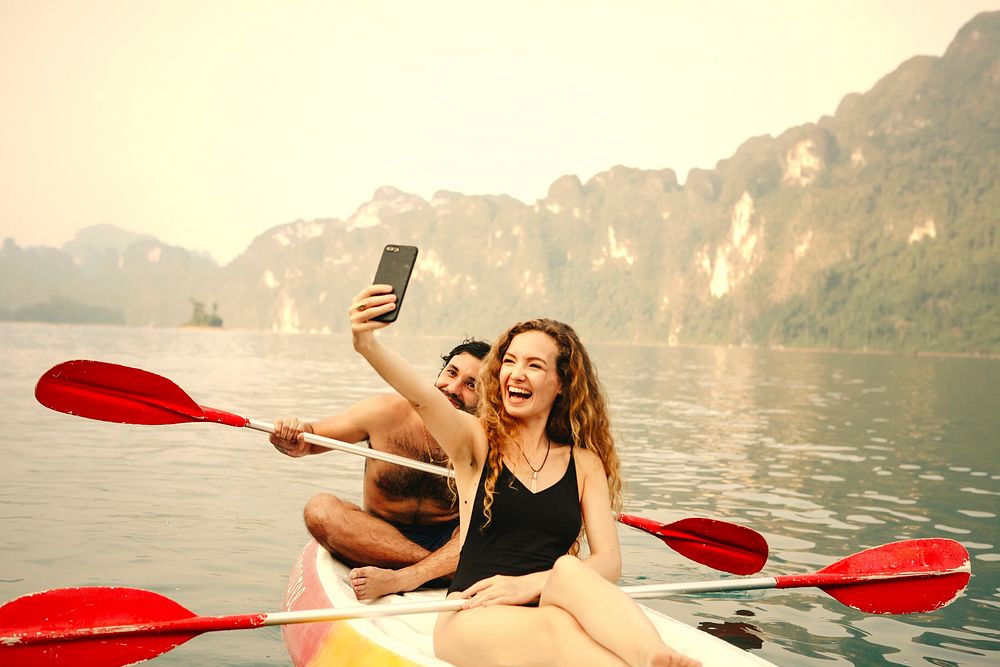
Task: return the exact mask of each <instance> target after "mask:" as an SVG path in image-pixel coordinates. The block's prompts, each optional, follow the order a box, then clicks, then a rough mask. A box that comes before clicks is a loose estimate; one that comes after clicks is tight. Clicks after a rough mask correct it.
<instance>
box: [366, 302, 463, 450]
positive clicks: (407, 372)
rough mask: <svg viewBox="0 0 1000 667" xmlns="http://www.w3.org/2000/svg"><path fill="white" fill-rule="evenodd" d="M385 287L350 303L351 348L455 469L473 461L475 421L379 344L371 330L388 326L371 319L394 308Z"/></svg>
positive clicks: (393, 303)
mask: <svg viewBox="0 0 1000 667" xmlns="http://www.w3.org/2000/svg"><path fill="white" fill-rule="evenodd" d="M391 289H392V287H391V286H389V285H370V286H368V287H366V288H365V289H363V290H361V292H359V293H358V295H357V296H355V297H354V299H353V300H352V301H351V309H350V311H349V317H350V320H351V336H352V338H353V342H354V349H355V351H357V352H358V353H359V354H361V356H363V357H364V358H365V359H366V360H367V361H368V363H369V364H371V367H372V368H374V369H375V372H376V373H378V374H379V375H380V376H382V379H383V380H385V381H386V382H388V383H389V385H390V386H392V388H393V389H395V390H396V391H397V392H399V394H400V395H402V396H403V397H404V398H405V399H406V400H408V401H409V402H410V403H411V404H412V405H413V408H414V410H416V411H417V414H418V415H420V418H421V419H422V420H423V422H424V425H425V426H426V427H427V430H428V432H430V434H431V436H433V438H434V439H435V440H436V441H437V442H438V444H439V445H441V448H442V449H443V450H444V451H445V453H446V454H448V457H449V458H451V460H452V462H454V463H455V465H456V467H457V466H459V465H461V464H467V463H469V462H470V461H472V460H473V458H474V454H473V446H474V445H473V443H474V442H475V441H476V440H477V438H476V435H477V434H481V432H482V431H481V429H479V422H478V421H477V420H476V418H475V417H473V416H472V415H470V414H467V413H465V412H463V411H461V410H456V409H455V408H454V407H453V406H452V404H451V402H450V401H449V400H448V399H447V398H446V397H445V395H444V394H442V393H441V392H440V391H439V390H438V389H437V388H436V387H435V386H434V385H433V383H431V382H428V381H427V378H424V377H422V376H421V375H420V373H418V372H417V370H416V369H415V368H413V366H412V365H411V364H410V363H409V362H408V361H406V360H405V359H403V358H402V357H401V356H399V355H398V354H396V353H395V352H393V351H392V350H390V349H389V348H387V347H385V346H384V345H382V344H381V343H380V342H379V341H378V339H377V338H376V337H375V331H377V330H378V329H382V328H384V327H386V326H388V323H386V322H379V321H377V320H375V319H374V318H375V317H378V316H379V315H381V314H383V313H387V312H389V311H391V310H393V309H394V308H395V307H396V295H394V294H391V293H390V290H391Z"/></svg>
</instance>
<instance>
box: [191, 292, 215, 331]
mask: <svg viewBox="0 0 1000 667" xmlns="http://www.w3.org/2000/svg"><path fill="white" fill-rule="evenodd" d="M190 301H191V306H192V312H191V319H190V320H188V321H187V322H185V323H184V326H186V327H222V318H221V317H219V305H218V304H217V303H215V302H214V301H213V302H212V312H211V313H207V312H206V311H205V304H203V303H202V302H201V301H198V300H197V299H190Z"/></svg>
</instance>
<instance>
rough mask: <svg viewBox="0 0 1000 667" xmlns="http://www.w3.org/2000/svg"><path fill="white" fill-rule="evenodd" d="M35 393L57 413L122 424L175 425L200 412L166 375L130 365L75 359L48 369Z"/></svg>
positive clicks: (198, 418) (193, 418) (198, 417)
mask: <svg viewBox="0 0 1000 667" xmlns="http://www.w3.org/2000/svg"><path fill="white" fill-rule="evenodd" d="M35 398H37V399H38V402H39V403H41V404H42V405H44V406H45V407H47V408H51V409H52V410H56V411H57V412H65V413H67V414H71V415H78V416H80V417H87V418H88V419H97V420H100V421H106V422H118V423H121V424H180V423H182V422H191V421H202V420H204V419H205V413H204V411H203V410H202V408H201V406H199V405H198V404H197V403H195V402H194V401H193V400H191V397H190V396H188V395H187V394H186V393H184V390H183V389H181V388H180V387H178V386H177V385H176V384H174V383H173V382H171V381H170V380H168V379H167V378H165V377H161V376H159V375H156V374H155V373H150V372H148V371H144V370H141V369H139V368H132V367H130V366H120V365H118V364H109V363H107V362H104V361H91V360H87V359H79V360H76V361H65V362H63V363H61V364H59V365H58V366H53V367H52V368H50V369H49V370H48V371H47V372H46V373H45V374H44V375H42V377H41V378H40V379H39V380H38V384H37V385H36V386H35Z"/></svg>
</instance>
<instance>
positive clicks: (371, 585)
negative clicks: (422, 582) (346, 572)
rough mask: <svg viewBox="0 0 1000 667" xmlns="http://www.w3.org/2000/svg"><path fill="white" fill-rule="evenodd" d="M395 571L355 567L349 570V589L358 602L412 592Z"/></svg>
mask: <svg viewBox="0 0 1000 667" xmlns="http://www.w3.org/2000/svg"><path fill="white" fill-rule="evenodd" d="M402 579H403V577H401V575H400V573H399V572H398V571H397V570H386V569H384V568H381V567H371V566H368V567H356V568H354V569H353V570H351V587H352V588H354V595H355V597H357V598H358V599H359V600H374V599H376V598H380V597H382V596H383V595H391V594H392V593H400V592H403V591H408V590H412V589H411V588H409V587H407V585H406V582H405V581H402Z"/></svg>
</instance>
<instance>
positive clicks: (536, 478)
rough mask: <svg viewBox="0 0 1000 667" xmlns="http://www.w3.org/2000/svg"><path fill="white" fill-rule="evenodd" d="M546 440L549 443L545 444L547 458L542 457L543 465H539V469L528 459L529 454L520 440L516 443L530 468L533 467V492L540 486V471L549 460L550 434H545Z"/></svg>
mask: <svg viewBox="0 0 1000 667" xmlns="http://www.w3.org/2000/svg"><path fill="white" fill-rule="evenodd" d="M545 441H546V442H547V443H548V444H547V445H545V458H543V459H542V465H540V466H538V469H537V470H536V469H535V468H534V467H533V466H532V465H531V461H529V460H528V456H527V454H525V453H524V450H523V449H521V443H519V442H515V443H514V444H515V445H517V448H518V450H519V451H520V452H521V458H522V459H524V462H525V463H527V464H528V468H530V469H531V492H532V493H535V490H536V489H537V488H538V473H539V472H541V470H542V468H544V467H545V462H546V461H548V460H549V450H550V449H552V441H551V440H549V436H545Z"/></svg>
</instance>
